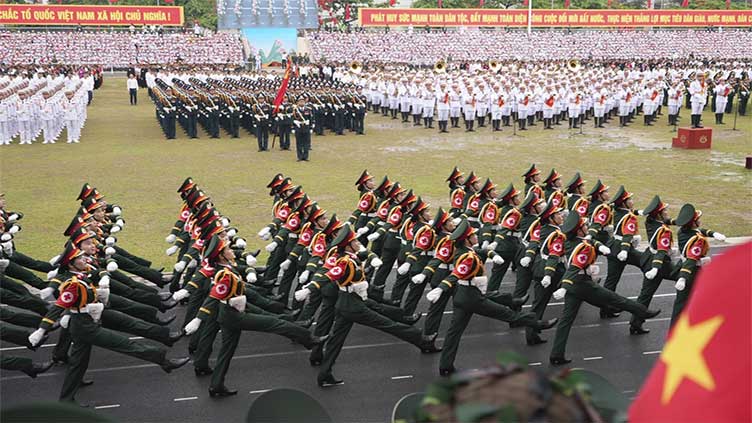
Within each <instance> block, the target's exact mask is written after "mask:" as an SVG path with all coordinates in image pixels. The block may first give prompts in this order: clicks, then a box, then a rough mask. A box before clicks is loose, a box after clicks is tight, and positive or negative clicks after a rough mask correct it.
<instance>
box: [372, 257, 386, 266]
mask: <svg viewBox="0 0 752 423" xmlns="http://www.w3.org/2000/svg"><path fill="white" fill-rule="evenodd" d="M382 264H384V262H383V261H381V259H380V258H378V257H374V258H373V260H371V267H381V265H382Z"/></svg>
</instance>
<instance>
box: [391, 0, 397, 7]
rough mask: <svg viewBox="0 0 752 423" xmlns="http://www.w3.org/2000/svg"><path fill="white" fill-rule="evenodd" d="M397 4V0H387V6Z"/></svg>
mask: <svg viewBox="0 0 752 423" xmlns="http://www.w3.org/2000/svg"><path fill="white" fill-rule="evenodd" d="M395 4H397V0H389V6H394V5H395Z"/></svg>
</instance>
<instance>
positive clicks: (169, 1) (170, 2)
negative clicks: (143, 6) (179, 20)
mask: <svg viewBox="0 0 752 423" xmlns="http://www.w3.org/2000/svg"><path fill="white" fill-rule="evenodd" d="M164 2H165V3H167V4H175V0H164Z"/></svg>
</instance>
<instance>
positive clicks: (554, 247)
mask: <svg viewBox="0 0 752 423" xmlns="http://www.w3.org/2000/svg"><path fill="white" fill-rule="evenodd" d="M564 238H565V237H564V235H563V234H561V233H560V232H554V235H553V236H552V237H551V239H549V240H548V254H549V255H554V256H557V257H561V256H562V255H564Z"/></svg>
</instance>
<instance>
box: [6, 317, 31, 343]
mask: <svg viewBox="0 0 752 423" xmlns="http://www.w3.org/2000/svg"><path fill="white" fill-rule="evenodd" d="M32 332H33V331H31V330H29V329H28V328H25V327H21V326H16V325H13V324H10V323H7V322H3V324H2V325H0V340H3V341H6V342H11V343H13V344H16V345H23V346H26V347H29V346H30V345H29V335H31V333H32Z"/></svg>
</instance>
